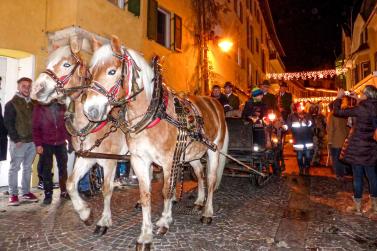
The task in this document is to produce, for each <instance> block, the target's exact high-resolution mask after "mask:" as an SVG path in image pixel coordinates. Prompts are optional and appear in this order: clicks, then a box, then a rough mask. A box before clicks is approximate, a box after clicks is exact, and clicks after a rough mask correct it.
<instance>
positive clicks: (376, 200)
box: [365, 197, 377, 215]
mask: <svg viewBox="0 0 377 251" xmlns="http://www.w3.org/2000/svg"><path fill="white" fill-rule="evenodd" d="M369 201H370V207H368V209H366V210H365V213H367V214H368V215H372V214H375V215H377V197H370V200H369Z"/></svg>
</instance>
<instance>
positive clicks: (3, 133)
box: [0, 77, 8, 161]
mask: <svg viewBox="0 0 377 251" xmlns="http://www.w3.org/2000/svg"><path fill="white" fill-rule="evenodd" d="M1 80H2V79H1V77H0V89H1ZM7 134H8V133H7V129H6V128H5V125H4V118H3V109H2V107H1V103H0V161H2V160H6V159H7V148H8V137H7Z"/></svg>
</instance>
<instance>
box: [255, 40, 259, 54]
mask: <svg viewBox="0 0 377 251" xmlns="http://www.w3.org/2000/svg"><path fill="white" fill-rule="evenodd" d="M255 51H256V52H257V53H259V39H258V38H257V39H255Z"/></svg>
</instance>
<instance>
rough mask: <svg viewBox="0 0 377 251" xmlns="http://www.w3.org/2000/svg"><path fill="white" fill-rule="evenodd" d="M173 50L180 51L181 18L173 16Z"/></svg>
mask: <svg viewBox="0 0 377 251" xmlns="http://www.w3.org/2000/svg"><path fill="white" fill-rule="evenodd" d="M174 50H176V51H182V18H181V17H180V16H177V15H175V14H174Z"/></svg>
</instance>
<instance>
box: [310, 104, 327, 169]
mask: <svg viewBox="0 0 377 251" xmlns="http://www.w3.org/2000/svg"><path fill="white" fill-rule="evenodd" d="M309 113H310V115H311V116H312V118H313V132H314V136H313V143H314V148H313V158H312V164H311V165H312V166H321V158H322V151H323V148H324V144H325V143H324V142H325V135H326V117H325V116H324V115H323V114H322V113H321V109H320V104H312V105H311V106H310V108H309Z"/></svg>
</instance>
